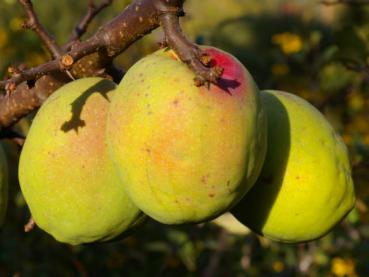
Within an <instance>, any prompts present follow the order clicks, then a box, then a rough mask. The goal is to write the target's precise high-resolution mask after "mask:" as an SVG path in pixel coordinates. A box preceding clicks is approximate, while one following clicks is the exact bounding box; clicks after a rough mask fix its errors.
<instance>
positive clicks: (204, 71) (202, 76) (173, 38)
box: [155, 1, 223, 86]
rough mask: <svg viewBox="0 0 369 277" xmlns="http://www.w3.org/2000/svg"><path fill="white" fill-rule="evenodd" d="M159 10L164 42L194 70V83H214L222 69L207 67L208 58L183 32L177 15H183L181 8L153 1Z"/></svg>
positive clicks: (199, 84)
mask: <svg viewBox="0 0 369 277" xmlns="http://www.w3.org/2000/svg"><path fill="white" fill-rule="evenodd" d="M155 2H158V3H159V4H157V7H158V10H159V12H160V16H159V20H160V24H161V25H162V27H163V30H164V34H165V40H166V43H167V44H168V46H169V47H170V48H172V49H173V50H174V51H175V52H176V53H177V55H178V57H179V58H180V59H181V60H182V61H183V62H184V63H186V64H187V65H188V66H189V67H190V68H191V69H192V70H193V71H194V72H196V77H195V82H196V85H198V86H201V85H204V84H205V83H207V82H211V83H216V82H217V80H218V79H219V77H220V76H221V75H222V73H223V70H222V68H220V67H218V66H214V67H208V62H209V59H208V57H207V56H206V55H205V54H204V53H203V52H202V51H201V49H200V48H199V47H198V46H196V45H195V44H193V43H191V42H190V41H189V40H188V39H187V38H186V37H185V35H184V34H183V32H182V29H181V26H180V24H179V17H180V16H183V14H184V13H183V10H182V9H179V8H178V7H170V6H169V7H167V6H163V5H162V1H155Z"/></svg>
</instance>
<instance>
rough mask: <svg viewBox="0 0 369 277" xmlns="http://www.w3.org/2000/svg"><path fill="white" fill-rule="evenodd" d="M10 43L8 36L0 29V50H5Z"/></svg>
mask: <svg viewBox="0 0 369 277" xmlns="http://www.w3.org/2000/svg"><path fill="white" fill-rule="evenodd" d="M7 42H8V34H7V33H6V32H5V31H4V30H3V29H0V48H3V47H4V46H5V45H6V44H7Z"/></svg>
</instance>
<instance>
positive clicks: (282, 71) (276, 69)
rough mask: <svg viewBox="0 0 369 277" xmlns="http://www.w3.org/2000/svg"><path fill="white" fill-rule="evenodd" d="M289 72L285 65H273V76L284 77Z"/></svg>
mask: <svg viewBox="0 0 369 277" xmlns="http://www.w3.org/2000/svg"><path fill="white" fill-rule="evenodd" d="M288 72H290V68H289V67H288V66H287V65H285V64H274V65H273V66H272V73H273V75H286V74H288Z"/></svg>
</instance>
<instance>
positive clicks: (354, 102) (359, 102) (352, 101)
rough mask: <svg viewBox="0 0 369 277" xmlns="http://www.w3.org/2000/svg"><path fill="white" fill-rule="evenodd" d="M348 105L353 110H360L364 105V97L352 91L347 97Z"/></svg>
mask: <svg viewBox="0 0 369 277" xmlns="http://www.w3.org/2000/svg"><path fill="white" fill-rule="evenodd" d="M349 106H350V107H351V109H353V110H354V111H360V110H362V109H363V108H364V106H365V99H364V97H363V96H362V95H361V94H360V93H354V94H352V95H351V96H350V98H349Z"/></svg>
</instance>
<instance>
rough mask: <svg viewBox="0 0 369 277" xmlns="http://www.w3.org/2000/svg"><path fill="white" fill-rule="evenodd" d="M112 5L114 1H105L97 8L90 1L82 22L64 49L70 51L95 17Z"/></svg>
mask: <svg viewBox="0 0 369 277" xmlns="http://www.w3.org/2000/svg"><path fill="white" fill-rule="evenodd" d="M112 3H113V0H105V1H102V2H101V3H100V4H99V5H98V6H96V5H95V3H94V1H93V0H89V1H88V7H87V12H86V14H85V15H84V16H83V17H82V18H81V21H80V22H79V23H78V24H77V26H76V27H75V28H74V31H73V34H72V36H71V37H70V39H69V40H68V42H67V43H66V44H65V46H64V47H63V48H64V49H65V50H69V48H70V47H71V46H72V45H73V44H74V43H75V42H76V41H78V40H79V39H80V38H81V37H82V35H83V34H84V33H86V31H87V28H88V25H89V24H90V23H91V21H92V20H93V19H94V18H95V16H96V15H97V14H99V13H100V12H101V11H102V10H103V9H105V8H106V7H108V6H110V5H111V4H112Z"/></svg>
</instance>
